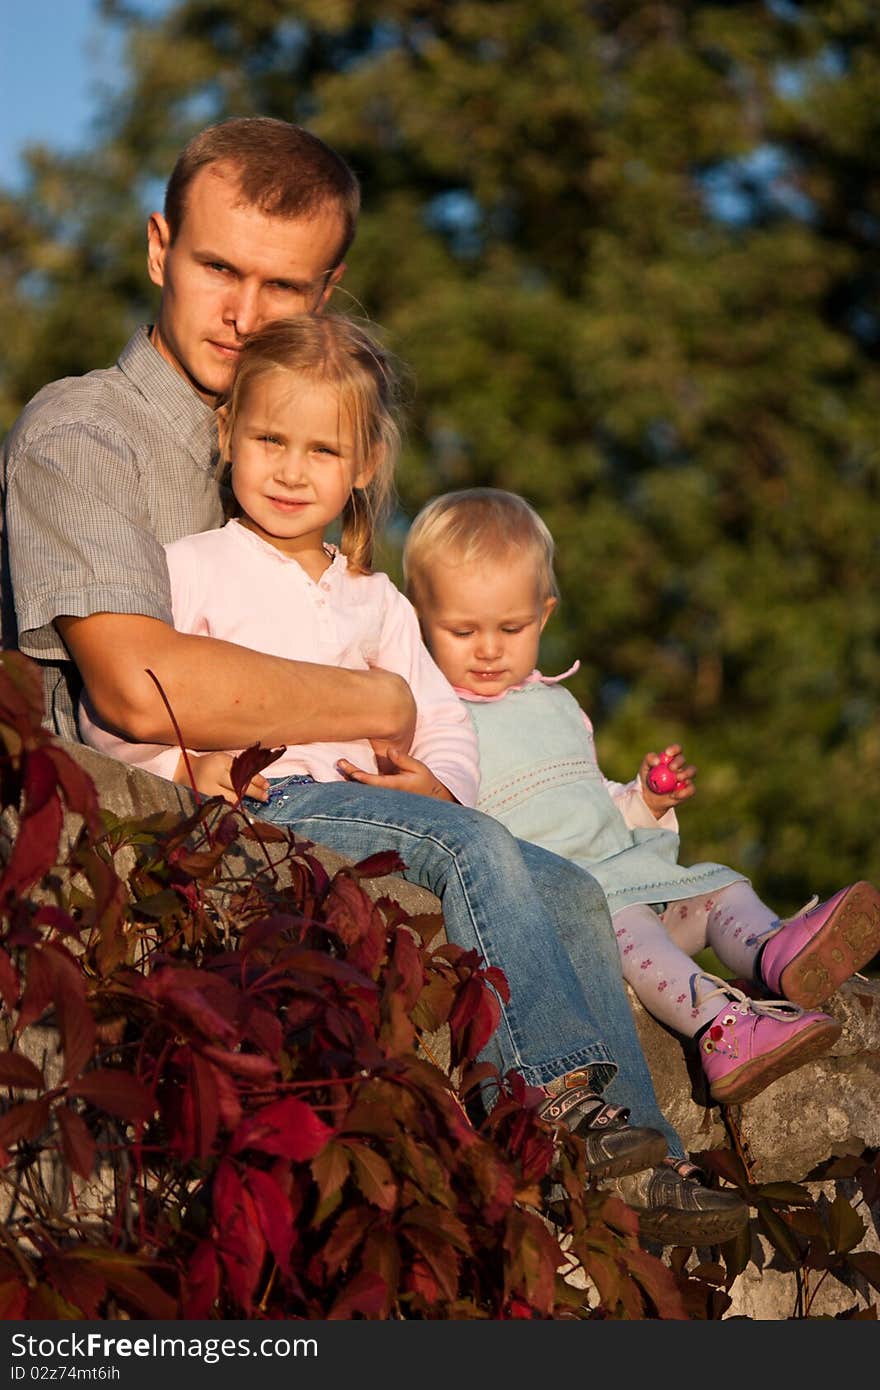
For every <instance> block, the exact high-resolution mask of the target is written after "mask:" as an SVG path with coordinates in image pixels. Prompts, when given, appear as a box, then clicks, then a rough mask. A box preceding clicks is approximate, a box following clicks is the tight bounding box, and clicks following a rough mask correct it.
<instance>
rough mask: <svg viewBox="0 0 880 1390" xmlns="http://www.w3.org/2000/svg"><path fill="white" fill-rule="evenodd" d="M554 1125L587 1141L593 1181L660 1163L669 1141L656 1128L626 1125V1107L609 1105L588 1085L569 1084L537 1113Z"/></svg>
mask: <svg viewBox="0 0 880 1390" xmlns="http://www.w3.org/2000/svg"><path fill="white" fill-rule="evenodd" d="M538 1113H539V1115H540V1116H541V1119H542V1120H546V1121H547V1123H548V1124H551V1125H553V1126H560V1125H564V1126H565V1127H566V1129H570V1130H571V1132H572V1134H576V1135H577V1137H578V1138H579V1139H582V1140H583V1142H584V1148H585V1150H586V1160H587V1173H588V1174H589V1176H590V1177H591V1178H610V1177H619V1176H620V1175H621V1174H623V1173H637V1172H638V1171H639V1170H640V1169H642V1168H651V1167H652V1165H653V1164H655V1163H660V1162H661V1161H662V1159H663V1155H664V1154H665V1153H666V1140H665V1139H664V1138H663V1135H662V1134H661V1133H660V1131H659V1130H657V1129H647V1128H641V1127H639V1126H636V1125H630V1124H628V1123H627V1120H628V1118H629V1111H628V1110H627V1108H626V1106H623V1105H606V1104H605V1102H604V1101H603V1100H602V1097H601V1096H598V1095H597V1094H596V1092H595V1091H594V1090H593V1089H592V1088H591V1087H590V1086H589V1085H569V1086H567V1087H566V1088H565V1090H563V1091H561V1092H560V1093H559V1095H557V1096H548V1098H547V1099H546V1100H545V1101H544V1102H543V1104H542V1105H541V1108H540V1110H539V1111H538Z"/></svg>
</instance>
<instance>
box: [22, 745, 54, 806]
mask: <svg viewBox="0 0 880 1390" xmlns="http://www.w3.org/2000/svg"><path fill="white" fill-rule="evenodd" d="M57 784H58V778H57V776H56V774H55V767H54V765H53V762H52V759H51V758H50V757H49V749H48V748H47V747H43V748H35V749H33V750H32V752H30V753H29V754H28V757H27V762H26V763H25V769H24V795H25V810H24V814H25V815H28V816H30V815H33V814H34V812H36V811H41V810H42V809H43V807H44V806H45V805H46V803H47V802H48V801H49V799H50V797H52V796H53V795H54V794H55V788H56V786H57Z"/></svg>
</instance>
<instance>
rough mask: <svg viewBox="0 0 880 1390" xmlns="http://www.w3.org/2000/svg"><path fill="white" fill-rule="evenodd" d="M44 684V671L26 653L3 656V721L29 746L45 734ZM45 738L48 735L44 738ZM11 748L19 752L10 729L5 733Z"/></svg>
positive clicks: (0, 699) (0, 707) (0, 668)
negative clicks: (41, 725)
mask: <svg viewBox="0 0 880 1390" xmlns="http://www.w3.org/2000/svg"><path fill="white" fill-rule="evenodd" d="M42 718H43V680H42V675H41V673H40V668H39V666H38V665H37V663H36V662H35V661H31V659H30V657H28V656H25V655H24V653H23V652H17V651H5V652H0V721H2V723H3V724H4V725H8V726H10V728H11V729H14V730H15V732H16V733H17V734H18V735H19V736H20V738H21V739H22V740H23V741H24V742H25V743H28V744H31V745H32V744H33V742H34V739H35V737H39V736H40V735H41V733H42V730H41V729H40V724H41V722H42ZM42 736H43V738H45V734H43V735H42ZM3 738H4V742H5V743H6V745H7V747H9V748H10V750H11V751H13V752H15V751H16V750H15V748H14V744H13V741H12V740H10V738H9V729H4V730H3Z"/></svg>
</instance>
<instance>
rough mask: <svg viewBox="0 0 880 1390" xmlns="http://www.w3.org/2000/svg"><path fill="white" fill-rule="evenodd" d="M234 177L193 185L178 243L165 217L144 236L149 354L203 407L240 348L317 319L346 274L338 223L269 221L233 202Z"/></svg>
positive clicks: (330, 214)
mask: <svg viewBox="0 0 880 1390" xmlns="http://www.w3.org/2000/svg"><path fill="white" fill-rule="evenodd" d="M239 197H240V195H239V191H238V183H237V180H236V178H235V173H234V170H232V169H230V168H228V167H227V166H223V165H217V164H209V165H207V166H206V168H204V169H200V170H199V172H198V173H197V174H196V176H195V178H194V179H193V181H192V183H191V184H190V187H189V190H188V194H187V200H186V211H185V212H184V216H183V222H182V225H181V227H180V229H179V231H178V234H177V238H176V239H175V241H173V242H172V241H171V238H170V234H169V228H168V224H167V222H166V221H165V218H164V217H163V216H162V215H161V213H153V215H152V217H151V218H150V221H149V226H148V230H147V235H148V243H149V254H148V265H149V271H150V279H151V280H152V281H153V283H154V284H155V285H160V286H161V289H162V301H161V304H160V306H159V315H158V318H157V321H156V324H155V327H154V329H153V344H154V346H155V347H156V348H157V349H158V350H159V352H160V353H161V354H162V356H163V357H164V358H165V359H166V361H168V362H170V363H171V365H172V367H174V369H175V371H178V372H180V374H181V376H183V377H185V378H186V379H187V381H188V382H189V383H190V385H191V386H192V388H193V390H194V391H196V392H198V394H199V395H200V396H201V397H202V399H203V400H204V401H207V402H208V404H209V405H213V404H214V403H215V402H216V399H217V397H218V396H219V395H220V394H221V393H222V392H224V391H226V390H227V388H228V387H229V385H230V383H231V381H232V376H233V373H234V371H235V365H236V362H237V360H238V353H239V351H240V349H241V345H242V342H243V340H244V338H245V337H246V335H247V334H248V333H253V332H254V330H255V329H257V328H260V327H262V326H263V324H266V323H269V322H271V321H273V320H274V319H281V318H290V317H292V316H293V315H294V314H302V313H306V312H308V311H310V310H315V309H319V308H320V307H321V306H322V304H323V303H324V302H325V300H326V299H327V296H328V295H329V294H330V291H331V289H332V287H333V285H334V284H335V283H336V281H337V280H338V279H339V278H340V276H341V275H342V272H343V270H344V268H345V267H344V265H339V266H335V265H334V260H335V258H336V257H337V255H338V252H339V247H340V246H341V245H342V240H343V235H344V228H343V220H342V215H341V214H340V213H339V212H338V211H337V210H336V209H331V208H328V209H327V210H326V211H321V212H318V213H317V214H315V216H313V217H309V218H287V217H269V216H267V215H266V214H265V213H263V212H261V211H260V210H259V209H258V208H255V207H251V206H248V205H246V204H242V203H241V202H240V201H239Z"/></svg>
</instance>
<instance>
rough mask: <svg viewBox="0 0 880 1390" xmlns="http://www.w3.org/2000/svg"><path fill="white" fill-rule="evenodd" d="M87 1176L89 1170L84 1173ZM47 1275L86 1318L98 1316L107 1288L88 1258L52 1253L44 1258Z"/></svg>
mask: <svg viewBox="0 0 880 1390" xmlns="http://www.w3.org/2000/svg"><path fill="white" fill-rule="evenodd" d="M86 1176H88V1174H86ZM46 1277H47V1279H48V1281H49V1283H50V1284H51V1285H52V1288H53V1289H57V1291H58V1293H60V1294H61V1296H62V1298H63V1299H65V1301H66V1302H67V1303H70V1304H72V1305H73V1307H74V1308H78V1309H79V1310H80V1311H81V1313H82V1315H83V1317H85V1318H98V1317H100V1316H101V1303H102V1301H103V1299H104V1295H105V1294H106V1292H107V1282H106V1280H105V1279H104V1277H103V1276H102V1275H101V1274H100V1273H99V1272H98V1270H96V1269H95V1268H94V1266H93V1264H92V1262H91V1261H89V1260H78V1259H77V1258H76V1256H75V1255H68V1254H64V1253H61V1254H54V1255H50V1256H49V1257H48V1258H47V1260H46Z"/></svg>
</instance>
